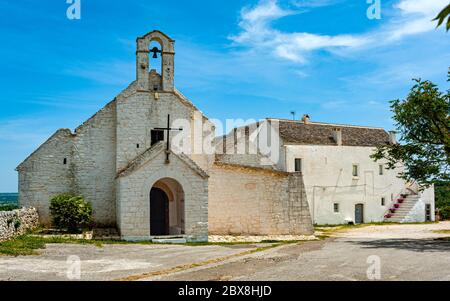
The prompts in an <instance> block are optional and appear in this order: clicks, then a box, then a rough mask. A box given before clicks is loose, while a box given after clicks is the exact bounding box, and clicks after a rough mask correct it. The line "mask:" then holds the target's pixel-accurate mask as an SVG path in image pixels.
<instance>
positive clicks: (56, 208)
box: [50, 193, 92, 233]
mask: <svg viewBox="0 0 450 301" xmlns="http://www.w3.org/2000/svg"><path fill="white" fill-rule="evenodd" d="M50 214H51V216H52V221H53V225H54V226H55V227H56V228H58V229H67V230H68V231H69V232H71V233H79V232H80V230H82V229H86V228H88V227H90V226H91V223H92V206H91V204H90V203H88V202H86V201H85V200H84V198H83V197H82V196H77V195H73V194H67V193H66V194H61V195H57V196H55V197H53V198H52V199H51V200H50Z"/></svg>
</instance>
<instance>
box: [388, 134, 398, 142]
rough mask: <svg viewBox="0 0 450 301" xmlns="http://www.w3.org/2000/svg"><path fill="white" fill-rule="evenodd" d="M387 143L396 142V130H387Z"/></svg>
mask: <svg viewBox="0 0 450 301" xmlns="http://www.w3.org/2000/svg"><path fill="white" fill-rule="evenodd" d="M389 143H390V144H397V132H396V131H389Z"/></svg>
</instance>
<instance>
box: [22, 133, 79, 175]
mask: <svg viewBox="0 0 450 301" xmlns="http://www.w3.org/2000/svg"><path fill="white" fill-rule="evenodd" d="M60 133H66V134H68V136H69V135H70V137H74V136H75V134H74V133H72V131H71V130H70V129H65V128H64V129H58V130H56V132H54V133H53V135H51V136H50V137H49V138H48V139H47V140H45V141H44V142H43V143H42V144H41V145H39V147H38V148H36V149H35V150H34V151H33V152H32V153H31V154H30V155H28V157H26V158H25V159H24V160H23V161H22V162H21V163H20V164H19V165H17V167H16V169H15V171H19V169H20V168H21V167H22V165H23V164H24V163H25V162H27V161H28V159H30V158H31V157H32V156H33V155H34V154H36V153H37V152H38V151H39V150H40V149H41V148H42V147H43V146H44V145H46V144H47V143H48V142H50V141H51V140H52V139H53V138H55V137H56V136H57V135H59V134H60Z"/></svg>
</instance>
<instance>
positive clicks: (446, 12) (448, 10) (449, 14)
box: [433, 4, 450, 31]
mask: <svg viewBox="0 0 450 301" xmlns="http://www.w3.org/2000/svg"><path fill="white" fill-rule="evenodd" d="M445 19H447V25H446V29H447V31H448V30H449V29H450V4H449V5H447V6H446V7H445V8H444V9H443V10H442V11H441V12H440V13H439V15H437V17H436V18H435V19H433V21H438V25H437V27H439V26H441V25H442V23H444V21H445Z"/></svg>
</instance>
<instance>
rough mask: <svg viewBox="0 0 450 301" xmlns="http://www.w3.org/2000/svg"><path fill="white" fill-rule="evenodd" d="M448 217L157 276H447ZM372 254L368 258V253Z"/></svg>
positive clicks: (341, 234) (348, 233)
mask: <svg viewBox="0 0 450 301" xmlns="http://www.w3.org/2000/svg"><path fill="white" fill-rule="evenodd" d="M440 230H450V222H444V223H439V224H423V225H387V226H370V227H362V228H354V229H350V230H345V231H343V232H339V233H336V234H335V235H333V237H332V238H329V239H327V240H323V241H315V242H307V243H302V244H295V245H286V246H283V247H281V248H276V249H271V250H267V251H265V252H261V253H255V254H252V255H250V256H246V257H245V258H241V259H234V260H231V261H229V262H227V263H222V264H216V265H214V266H210V267H207V268H205V267H202V268H197V269H196V270H195V271H185V272H182V273H177V274H174V275H168V276H165V277H154V278H151V279H157V280H274V281H277V280H305V281H308V280H330V281H332V280H368V276H367V271H368V268H370V267H372V266H373V264H374V261H373V260H374V258H379V260H380V261H379V262H380V276H381V279H380V280H447V281H448V280H450V240H446V239H443V238H444V237H449V236H450V233H447V234H444V233H436V232H434V231H440ZM374 255H375V256H378V257H373V256H374ZM368 260H369V263H368Z"/></svg>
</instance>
